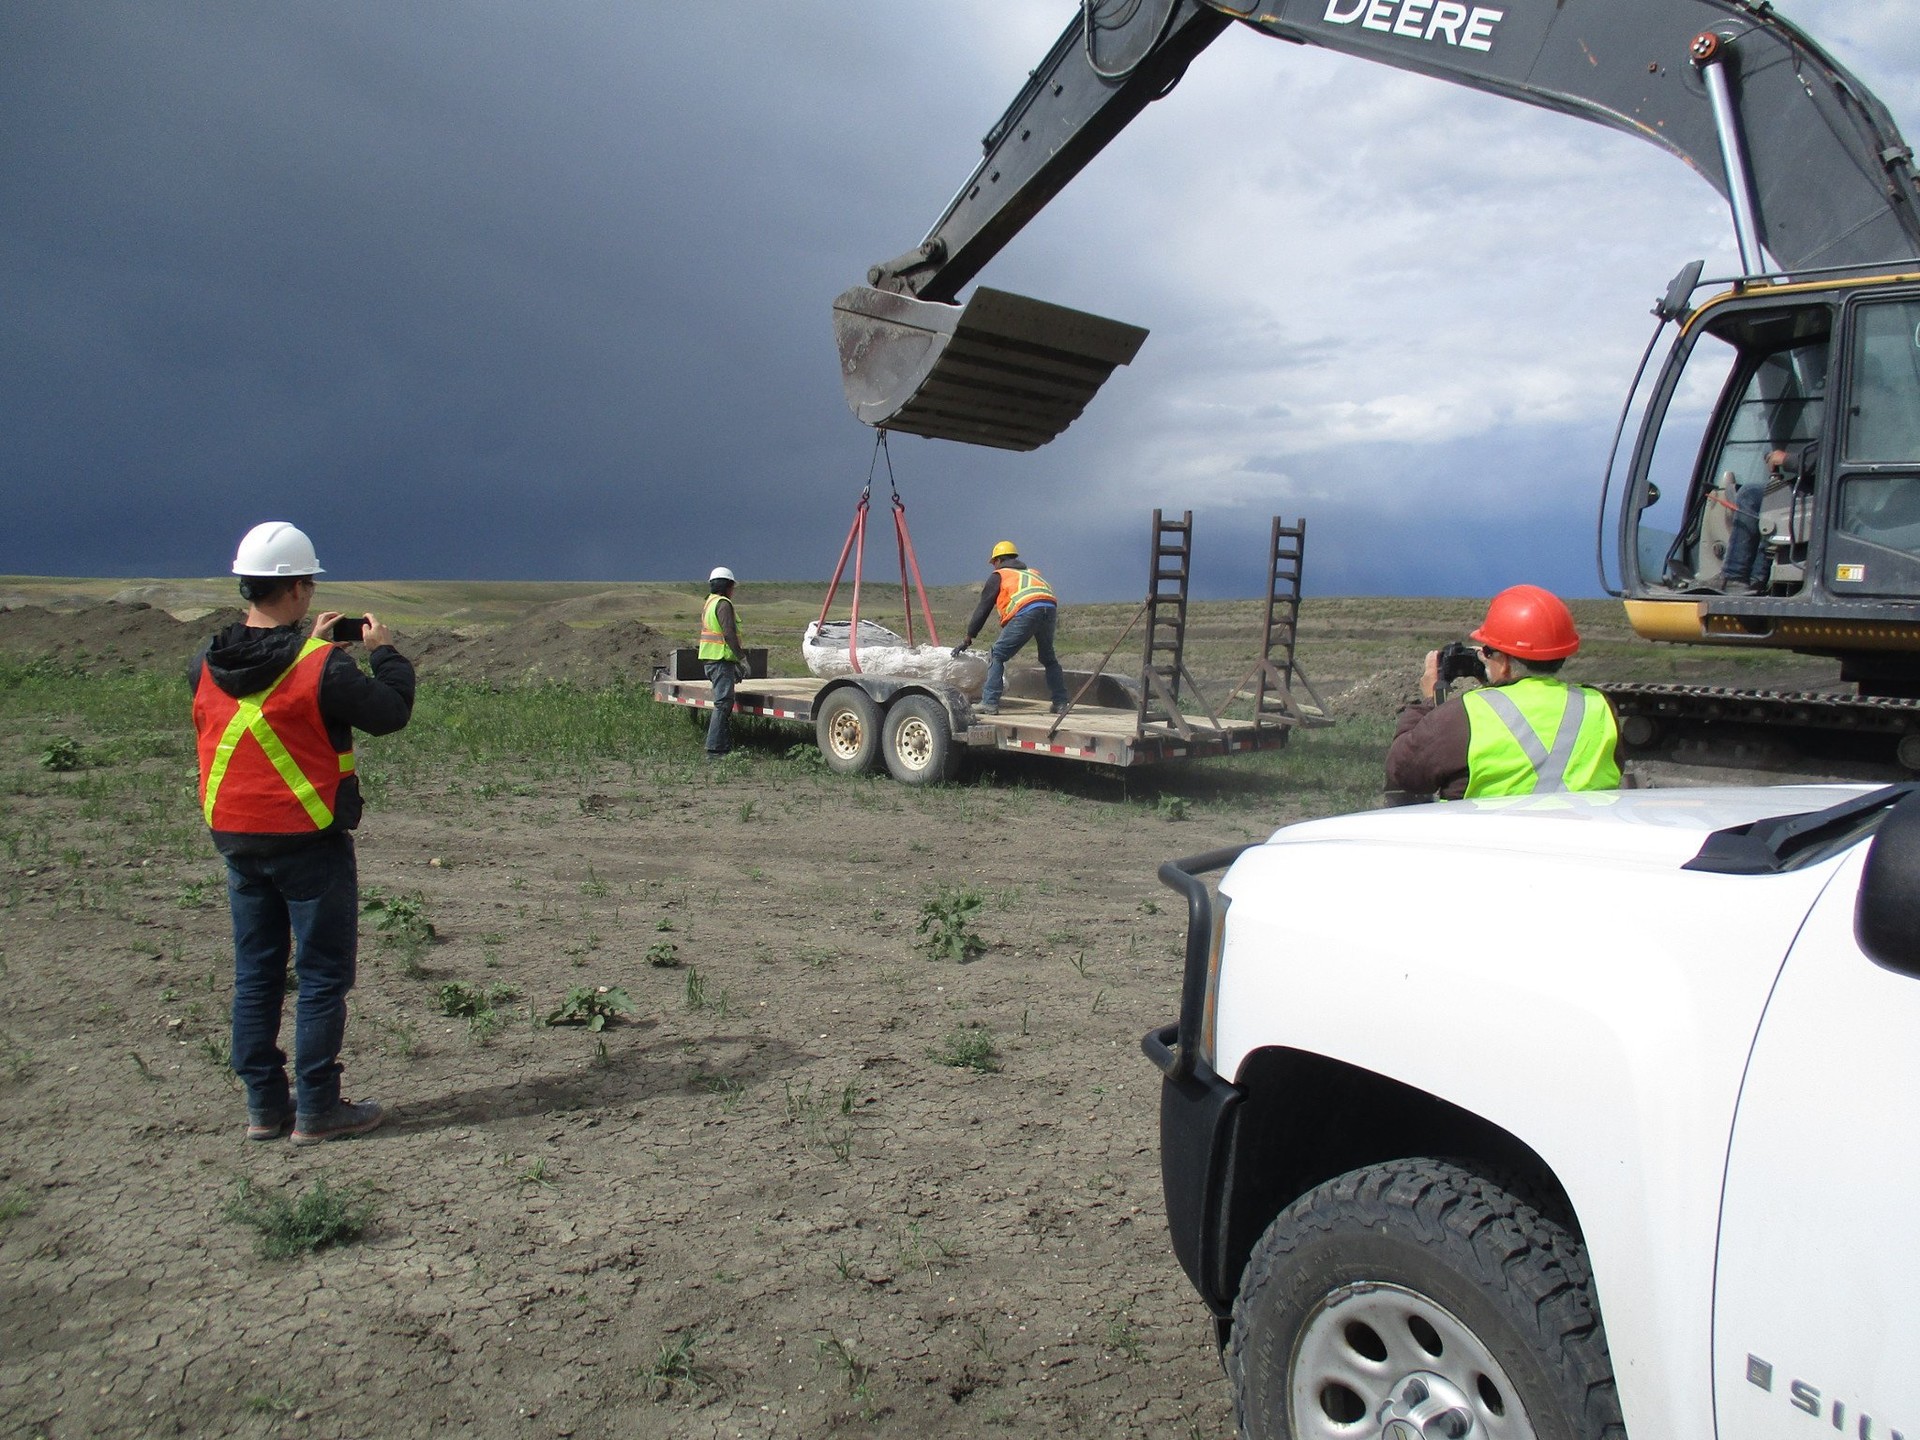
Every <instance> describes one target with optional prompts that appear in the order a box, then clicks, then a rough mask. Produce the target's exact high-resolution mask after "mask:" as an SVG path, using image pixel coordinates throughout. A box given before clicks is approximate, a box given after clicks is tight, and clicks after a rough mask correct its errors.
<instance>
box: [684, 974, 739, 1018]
mask: <svg viewBox="0 0 1920 1440" xmlns="http://www.w3.org/2000/svg"><path fill="white" fill-rule="evenodd" d="M686 1005H687V1009H689V1010H711V1011H713V1012H714V1013H715V1014H717V1015H718V1016H719V1017H720V1018H721V1019H723V1020H724V1019H725V1018H726V1017H727V1015H728V1013H729V1011H730V1010H731V1008H732V1000H731V997H730V996H729V995H728V994H727V992H726V991H725V990H716V989H714V988H713V987H712V986H710V985H709V984H707V982H706V979H705V978H704V977H703V976H702V975H701V974H700V971H699V970H698V969H697V968H696V967H694V966H692V965H689V966H688V967H687V983H686Z"/></svg>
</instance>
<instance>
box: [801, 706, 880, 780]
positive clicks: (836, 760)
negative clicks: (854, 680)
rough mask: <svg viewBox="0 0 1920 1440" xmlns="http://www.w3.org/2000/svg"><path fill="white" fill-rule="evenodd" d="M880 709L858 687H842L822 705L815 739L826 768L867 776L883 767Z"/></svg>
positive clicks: (814, 732)
mask: <svg viewBox="0 0 1920 1440" xmlns="http://www.w3.org/2000/svg"><path fill="white" fill-rule="evenodd" d="M880 728H881V722H880V706H879V704H878V703H877V702H876V701H875V700H874V698H873V697H872V696H871V695H869V694H867V692H866V691H864V690H862V689H861V688H860V687H859V686H858V685H842V686H841V687H840V688H839V689H838V690H835V691H834V692H833V693H832V694H831V695H829V696H827V698H826V699H825V700H823V701H821V702H820V709H819V712H818V713H817V714H815V716H814V717H813V736H814V739H815V740H817V741H818V742H819V745H820V753H821V754H822V755H824V756H826V757H827V768H828V769H829V770H832V771H835V772H836V773H838V774H841V775H866V774H868V773H870V772H872V771H874V770H877V769H878V768H879V767H880Z"/></svg>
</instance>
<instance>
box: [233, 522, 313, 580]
mask: <svg viewBox="0 0 1920 1440" xmlns="http://www.w3.org/2000/svg"><path fill="white" fill-rule="evenodd" d="M233 573H234V574H236V575H324V574H325V573H326V572H325V571H324V570H322V569H321V568H320V557H319V556H317V555H315V554H314V553H313V541H311V540H309V539H308V538H307V532H306V531H304V530H302V529H300V528H298V527H297V526H294V525H289V524H288V523H287V522H286V521H284V520H264V521H262V522H261V523H260V524H258V525H256V526H254V527H253V528H252V529H251V530H249V531H247V533H246V534H245V535H242V536H241V537H240V548H239V550H238V551H236V552H235V553H234V557H233Z"/></svg>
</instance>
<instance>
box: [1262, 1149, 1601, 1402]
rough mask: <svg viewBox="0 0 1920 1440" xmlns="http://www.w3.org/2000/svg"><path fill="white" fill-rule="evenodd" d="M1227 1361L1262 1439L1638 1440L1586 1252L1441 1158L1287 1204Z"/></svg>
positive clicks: (1349, 1178) (1352, 1177) (1265, 1248)
mask: <svg viewBox="0 0 1920 1440" xmlns="http://www.w3.org/2000/svg"><path fill="white" fill-rule="evenodd" d="M1227 1369H1228V1373H1229V1374H1230V1375H1231V1376H1232V1379H1233V1391H1234V1411H1235V1416H1236V1418H1237V1419H1238V1421H1239V1424H1240V1434H1241V1435H1242V1436H1245V1437H1248V1440H1269V1437H1272V1440H1332V1437H1334V1436H1353V1435H1358V1434H1366V1435H1380V1434H1397V1433H1403V1434H1405V1435H1408V1436H1418V1435H1450V1436H1452V1435H1457V1436H1466V1437H1475V1440H1479V1437H1485V1440H1495V1437H1498V1440H1625V1437H1626V1427H1625V1425H1624V1424H1623V1423H1622V1422H1621V1418H1620V1402H1619V1396H1618V1394H1617V1393H1616V1391H1615V1388H1614V1383H1613V1365H1612V1362H1611V1360H1610V1359H1609V1358H1608V1355H1607V1342H1606V1335H1605V1333H1604V1331H1603V1330H1602V1328H1601V1324H1600V1312H1599V1309H1598V1307H1597V1306H1596V1305H1595V1303H1594V1299H1593V1275H1592V1272H1591V1271H1590V1270H1589V1268H1588V1265H1587V1258H1586V1250H1585V1247H1584V1246H1582V1245H1581V1244H1580V1243H1579V1242H1578V1241H1577V1240H1575V1239H1574V1238H1573V1237H1572V1236H1571V1235H1570V1234H1568V1232H1567V1231H1566V1230H1564V1229H1562V1228H1561V1227H1560V1226H1559V1225H1556V1224H1555V1223H1553V1222H1552V1221H1551V1220H1548V1219H1546V1218H1544V1217H1543V1216H1541V1215H1540V1213H1539V1212H1538V1211H1536V1210H1534V1209H1532V1208H1531V1207H1530V1206H1528V1205H1526V1204H1524V1203H1522V1202H1521V1201H1519V1200H1517V1199H1515V1198H1514V1197H1513V1196H1512V1195H1510V1194H1509V1193H1508V1192H1507V1191H1505V1190H1503V1189H1501V1188H1500V1187H1499V1186H1498V1185H1495V1184H1494V1183H1493V1182H1492V1181H1490V1180H1487V1179H1485V1178H1483V1177H1481V1176H1479V1175H1476V1174H1474V1173H1473V1172H1471V1171H1469V1170H1464V1169H1461V1168H1460V1167H1459V1166H1456V1165H1450V1164H1447V1163H1445V1162H1444V1161H1439V1160H1396V1161H1391V1162H1388V1163H1386V1164H1381V1165H1371V1166H1368V1167H1366V1168H1365V1169H1361V1170H1354V1171H1351V1172H1349V1173H1348V1174H1345V1175H1341V1176H1339V1177H1337V1178H1336V1179H1333V1180H1329V1181H1328V1182H1327V1183H1326V1184H1324V1185H1322V1186H1320V1187H1319V1188H1318V1189H1316V1190H1312V1191H1309V1192H1308V1193H1307V1194H1306V1195H1304V1196H1302V1197H1301V1198H1300V1199H1299V1200H1297V1201H1295V1202H1294V1203H1293V1204H1292V1205H1291V1206H1289V1207H1288V1208H1287V1209H1286V1210H1284V1211H1282V1212H1281V1213H1280V1215H1279V1216H1278V1218H1276V1219H1275V1220H1274V1222H1273V1224H1271V1225H1270V1226H1268V1227H1267V1231H1266V1233H1265V1234H1264V1235H1262V1236H1261V1237H1260V1241H1259V1243H1258V1244H1257V1245H1255V1246H1254V1248H1253V1254H1252V1255H1251V1256H1250V1257H1249V1259H1248V1260H1247V1267H1246V1270H1245V1272H1244V1273H1243V1275H1242V1278H1241V1282H1240V1294H1239V1296H1238V1298H1237V1299H1236V1300H1235V1301H1234V1306H1233V1342H1232V1346H1231V1348H1230V1350H1229V1352H1228V1357H1227ZM1414 1412H1419V1413H1414ZM1447 1412H1452V1413H1451V1414H1449V1413H1447ZM1395 1416H1407V1417H1409V1418H1410V1419H1412V1420H1414V1421H1415V1422H1416V1423H1415V1424H1414V1425H1413V1426H1410V1427H1396V1429H1395V1430H1387V1429H1385V1428H1384V1425H1385V1422H1386V1421H1388V1420H1391V1419H1393V1418H1394V1417H1395ZM1421 1420H1425V1421H1426V1425H1427V1428H1420V1427H1419V1424H1418V1422H1419V1421H1421Z"/></svg>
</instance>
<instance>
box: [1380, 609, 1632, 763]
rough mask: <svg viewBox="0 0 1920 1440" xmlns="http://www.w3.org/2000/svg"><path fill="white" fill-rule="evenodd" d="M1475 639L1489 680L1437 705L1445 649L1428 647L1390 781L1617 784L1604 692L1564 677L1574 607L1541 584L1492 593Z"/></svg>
mask: <svg viewBox="0 0 1920 1440" xmlns="http://www.w3.org/2000/svg"><path fill="white" fill-rule="evenodd" d="M1471 638H1472V639H1473V640H1474V641H1476V642H1477V643H1478V644H1479V646H1480V655H1481V658H1482V659H1483V660H1484V662H1485V664H1486V670H1487V684H1486V685H1485V686H1484V687H1482V688H1480V689H1477V690H1468V691H1465V692H1464V693H1462V694H1460V695H1456V696H1454V697H1453V698H1452V699H1449V700H1447V701H1446V702H1445V703H1444V704H1440V705H1435V704H1434V692H1435V689H1436V687H1437V686H1438V683H1439V656H1440V652H1439V651H1437V650H1431V651H1428V652H1427V659H1426V665H1425V666H1424V668H1423V669H1422V671H1421V674H1420V694H1421V697H1422V698H1421V699H1420V700H1419V701H1417V702H1415V703H1413V704H1410V705H1408V706H1407V707H1406V708H1405V709H1403V710H1402V711H1401V712H1400V723H1399V725H1398V727H1397V728H1396V729H1395V731H1394V737H1393V743H1392V745H1391V746H1389V747H1388V750H1387V787H1388V789H1390V790H1398V791H1400V792H1402V793H1404V794H1406V795H1408V796H1413V797H1419V798H1422V799H1424V798H1426V797H1428V796H1434V795H1437V796H1438V797H1439V798H1440V799H1442V800H1458V799H1461V798H1463V797H1464V798H1466V799H1469V800H1472V799H1478V798H1480V797H1482V796H1492V795H1545V794H1551V793H1554V792H1558V791H1567V790H1612V789H1616V788H1618V786H1619V784H1620V765H1619V758H1618V753H1617V752H1618V749H1619V743H1620V736H1619V727H1618V725H1617V724H1616V723H1615V721H1614V716H1613V707H1612V706H1610V705H1609V704H1608V703H1607V698H1606V696H1604V695H1602V694H1601V693H1600V692H1599V691H1598V690H1593V689H1590V688H1588V687H1587V686H1585V685H1569V684H1567V683H1566V682H1565V681H1564V680H1561V679H1560V678H1559V673H1558V672H1559V670H1560V667H1561V666H1562V665H1563V664H1565V663H1566V660H1567V657H1569V656H1570V655H1572V654H1573V653H1574V652H1575V651H1576V650H1578V649H1579V648H1580V633H1579V631H1578V630H1576V629H1575V628H1574V624H1573V612H1572V611H1570V610H1568V609H1567V607H1566V604H1565V602H1564V601H1562V600H1561V599H1560V597H1559V596H1557V595H1555V594H1553V593H1552V592H1551V591H1548V590H1543V589H1541V588H1540V587H1539V586H1538V585H1514V586H1510V587H1509V588H1507V589H1505V590H1502V591H1501V592H1500V593H1499V594H1498V595H1496V596H1494V597H1493V603H1492V604H1490V605H1489V606H1488V607H1487V618H1486V619H1485V620H1484V621H1483V622H1482V623H1481V625H1480V628H1479V629H1478V630H1475V631H1474V632H1473V634H1472V636H1471Z"/></svg>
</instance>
